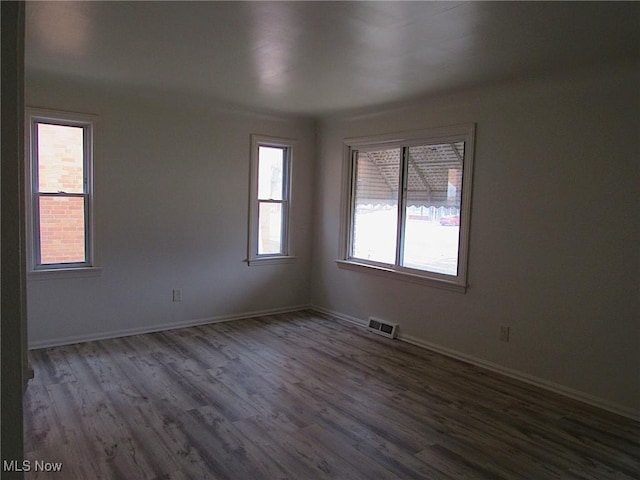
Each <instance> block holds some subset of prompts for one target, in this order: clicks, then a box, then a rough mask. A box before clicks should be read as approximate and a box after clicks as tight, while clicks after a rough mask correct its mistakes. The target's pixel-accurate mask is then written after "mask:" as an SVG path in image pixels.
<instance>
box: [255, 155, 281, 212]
mask: <svg viewBox="0 0 640 480" xmlns="http://www.w3.org/2000/svg"><path fill="white" fill-rule="evenodd" d="M285 150H286V149H284V148H278V147H265V146H262V145H261V146H259V147H258V199H260V200H283V199H284V197H283V195H284V192H283V179H284V160H285Z"/></svg>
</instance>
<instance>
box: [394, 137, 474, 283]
mask: <svg viewBox="0 0 640 480" xmlns="http://www.w3.org/2000/svg"><path fill="white" fill-rule="evenodd" d="M463 158H464V142H458V143H446V144H441V145H421V146H417V147H411V148H409V165H408V178H407V205H406V212H405V214H406V217H405V230H404V251H403V258H402V265H403V266H405V267H410V268H416V269H419V270H426V271H429V272H435V273H442V274H445V275H453V276H455V275H457V274H458V244H459V239H460V206H461V198H462V159H463Z"/></svg>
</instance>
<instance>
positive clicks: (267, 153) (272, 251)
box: [249, 135, 293, 264]
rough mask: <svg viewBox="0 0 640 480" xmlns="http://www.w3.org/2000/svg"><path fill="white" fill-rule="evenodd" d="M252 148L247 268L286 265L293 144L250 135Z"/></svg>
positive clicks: (287, 257) (289, 255)
mask: <svg viewBox="0 0 640 480" xmlns="http://www.w3.org/2000/svg"><path fill="white" fill-rule="evenodd" d="M251 145H252V149H251V197H252V198H251V214H250V228H249V232H250V238H249V264H252V263H279V262H282V261H288V260H290V259H292V258H293V257H292V256H291V251H290V250H291V246H290V241H289V224H290V221H289V220H290V189H291V182H290V179H291V156H292V150H293V142H292V141H290V140H284V139H278V138H270V137H261V136H257V135H253V136H252V137H251Z"/></svg>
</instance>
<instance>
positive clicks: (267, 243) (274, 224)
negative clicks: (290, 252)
mask: <svg viewBox="0 0 640 480" xmlns="http://www.w3.org/2000/svg"><path fill="white" fill-rule="evenodd" d="M258 228H259V231H258V255H269V254H275V253H284V252H283V250H282V204H281V203H262V202H261V203H260V211H259V218H258Z"/></svg>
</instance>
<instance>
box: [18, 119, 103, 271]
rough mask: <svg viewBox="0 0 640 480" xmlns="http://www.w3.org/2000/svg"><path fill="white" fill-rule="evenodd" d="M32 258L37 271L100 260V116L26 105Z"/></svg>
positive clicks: (32, 265)
mask: <svg viewBox="0 0 640 480" xmlns="http://www.w3.org/2000/svg"><path fill="white" fill-rule="evenodd" d="M26 118H27V122H28V125H27V129H26V132H27V135H28V139H27V142H26V144H27V153H28V159H29V161H28V175H27V178H28V181H29V188H28V192H29V195H28V198H27V204H28V207H29V208H28V214H29V217H30V218H29V222H28V226H29V227H28V232H29V237H30V247H31V248H29V249H28V255H29V264H30V268H31V270H33V271H43V270H57V271H61V270H69V269H79V268H82V269H87V268H89V267H94V266H95V251H94V248H93V244H94V239H93V213H92V208H93V192H92V186H93V181H92V180H93V179H92V167H93V133H94V132H93V130H94V128H93V126H94V122H95V117H93V116H88V115H80V114H69V113H63V112H52V111H44V110H35V109H28V110H27V115H26Z"/></svg>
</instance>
